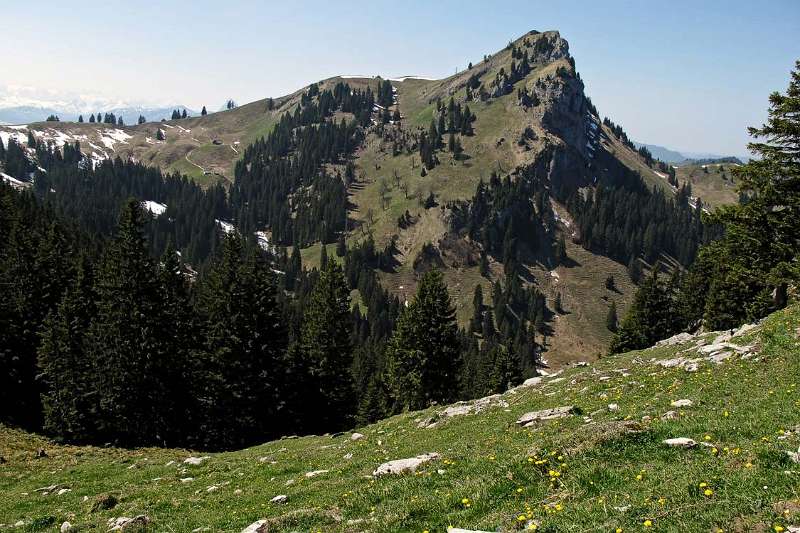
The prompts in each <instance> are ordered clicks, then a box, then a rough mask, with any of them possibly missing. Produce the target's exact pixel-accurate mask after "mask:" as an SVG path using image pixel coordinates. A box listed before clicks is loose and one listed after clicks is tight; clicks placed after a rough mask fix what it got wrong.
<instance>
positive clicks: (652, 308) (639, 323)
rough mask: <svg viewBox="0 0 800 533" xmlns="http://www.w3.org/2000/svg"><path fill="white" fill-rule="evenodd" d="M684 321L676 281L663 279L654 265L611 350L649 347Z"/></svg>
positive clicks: (670, 333) (673, 331)
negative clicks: (668, 281)
mask: <svg viewBox="0 0 800 533" xmlns="http://www.w3.org/2000/svg"><path fill="white" fill-rule="evenodd" d="M683 322H684V321H683V320H682V319H681V318H680V310H679V306H678V299H677V294H676V291H675V287H674V284H673V283H667V282H665V281H663V280H662V279H660V277H659V274H658V268H655V267H654V268H653V270H652V272H651V273H650V275H649V276H648V277H647V278H646V279H645V280H644V281H643V282H642V284H641V286H640V287H639V288H638V289H637V291H636V294H635V295H634V297H633V303H632V304H631V307H630V309H629V310H628V313H627V314H626V315H625V318H624V319H623V320H622V324H620V326H619V331H617V333H616V334H615V335H614V338H613V339H612V341H611V346H610V348H609V351H610V352H611V353H620V352H624V351H627V350H639V349H642V348H647V347H649V346H651V345H652V344H654V343H655V342H657V341H659V340H661V339H665V338H667V337H669V336H670V335H672V334H674V333H675V332H677V331H678V330H680V329H681V328H682V327H683Z"/></svg>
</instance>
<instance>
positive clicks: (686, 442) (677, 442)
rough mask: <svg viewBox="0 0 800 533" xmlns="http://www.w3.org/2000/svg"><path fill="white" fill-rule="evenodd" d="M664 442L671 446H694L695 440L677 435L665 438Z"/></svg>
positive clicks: (695, 444)
mask: <svg viewBox="0 0 800 533" xmlns="http://www.w3.org/2000/svg"><path fill="white" fill-rule="evenodd" d="M664 444H666V445H667V446H670V447H673V448H694V447H695V446H697V442H695V441H694V440H692V439H689V438H686V437H677V438H674V439H667V440H665V441H664Z"/></svg>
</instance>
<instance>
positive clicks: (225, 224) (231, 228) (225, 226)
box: [215, 219, 236, 233]
mask: <svg viewBox="0 0 800 533" xmlns="http://www.w3.org/2000/svg"><path fill="white" fill-rule="evenodd" d="M215 221H216V223H217V225H219V227H220V228H222V231H223V232H225V233H230V232H232V231H235V230H236V228H235V227H234V225H233V224H231V223H230V222H225V221H224V220H220V219H215Z"/></svg>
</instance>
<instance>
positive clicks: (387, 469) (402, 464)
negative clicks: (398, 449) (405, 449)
mask: <svg viewBox="0 0 800 533" xmlns="http://www.w3.org/2000/svg"><path fill="white" fill-rule="evenodd" d="M438 458H439V454H438V453H425V454H422V455H418V456H416V457H410V458H408V459H395V460H394V461H389V462H388V463H383V464H382V465H380V466H379V467H378V468H377V469H376V470H375V471H374V472H373V473H372V475H373V476H384V475H387V474H405V473H411V472H416V470H417V468H419V467H420V465H423V464H425V463H428V462H430V461H433V460H435V459H438Z"/></svg>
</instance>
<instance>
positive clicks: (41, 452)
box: [36, 448, 47, 459]
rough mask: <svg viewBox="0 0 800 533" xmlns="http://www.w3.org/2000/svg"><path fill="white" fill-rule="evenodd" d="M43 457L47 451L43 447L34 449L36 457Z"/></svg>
mask: <svg viewBox="0 0 800 533" xmlns="http://www.w3.org/2000/svg"><path fill="white" fill-rule="evenodd" d="M43 457H47V452H46V451H44V448H39V449H38V450H36V458H37V459H41V458H43Z"/></svg>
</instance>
